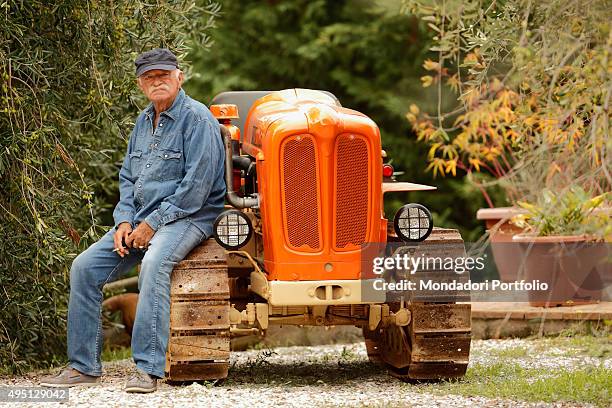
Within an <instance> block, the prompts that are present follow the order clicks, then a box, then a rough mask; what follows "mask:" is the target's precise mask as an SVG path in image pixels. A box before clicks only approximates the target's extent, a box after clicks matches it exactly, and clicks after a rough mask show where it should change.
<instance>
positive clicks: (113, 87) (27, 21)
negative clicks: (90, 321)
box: [0, 0, 218, 372]
mask: <svg viewBox="0 0 612 408" xmlns="http://www.w3.org/2000/svg"><path fill="white" fill-rule="evenodd" d="M0 7H1V11H2V17H0V18H2V24H1V25H0V78H1V82H0V177H1V179H2V182H1V184H0V190H1V191H0V217H1V218H0V254H1V255H0V287H2V295H0V300H1V305H0V306H1V307H0V367H3V370H5V371H8V372H15V371H20V370H23V369H25V368H29V367H31V366H39V365H42V364H48V363H49V362H53V361H55V360H58V359H62V357H61V355H62V354H64V353H63V352H64V350H65V347H66V343H65V341H66V337H65V323H66V322H65V316H66V306H67V305H66V302H67V295H68V287H67V285H68V276H67V275H68V270H69V266H70V261H71V260H72V258H73V257H74V256H75V255H76V253H77V252H79V251H81V250H83V249H84V248H85V247H86V246H87V245H88V244H89V243H91V242H92V240H93V239H95V238H97V237H98V236H99V234H100V233H101V232H104V227H103V226H102V225H101V224H102V221H101V220H102V219H103V217H108V208H109V207H110V206H112V205H113V204H114V202H113V199H114V197H115V190H116V182H115V180H116V179H117V176H116V175H117V171H118V164H119V160H120V158H121V157H122V155H123V154H124V151H125V146H126V142H127V138H128V136H129V133H130V131H131V128H132V126H133V121H134V120H135V116H136V114H137V112H138V110H139V108H142V107H143V106H144V101H143V100H142V99H141V98H140V97H139V96H137V94H138V92H136V91H135V81H134V68H133V60H134V57H135V56H136V55H137V54H138V53H139V52H142V51H144V50H146V49H150V48H152V47H157V46H167V47H169V48H171V49H173V50H174V51H175V52H177V53H178V54H179V57H184V56H185V54H186V52H187V51H188V48H187V45H186V43H187V42H188V41H189V40H190V39H191V40H190V41H191V42H189V43H190V44H196V45H197V47H198V48H204V47H207V46H208V44H209V41H208V36H207V32H208V31H209V28H210V27H211V25H212V23H213V20H212V18H213V17H214V15H215V14H216V12H217V11H218V7H217V5H215V4H212V3H204V4H196V2H194V1H159V2H155V3H149V2H145V1H106V0H100V1H97V0H92V1H86V0H64V1H60V0H58V1H27V2H23V1H6V2H3V3H2V5H1V6H0ZM109 197H110V199H109ZM106 219H108V218H106Z"/></svg>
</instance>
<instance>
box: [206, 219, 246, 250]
mask: <svg viewBox="0 0 612 408" xmlns="http://www.w3.org/2000/svg"><path fill="white" fill-rule="evenodd" d="M213 231H214V236H215V240H216V241H217V242H218V243H219V245H221V246H222V247H223V248H226V249H238V248H240V247H241V246H243V245H245V244H246V243H247V242H249V239H251V235H253V226H252V225H251V220H250V219H249V217H247V216H246V215H245V214H244V213H242V212H241V211H238V210H227V211H223V212H222V213H221V214H219V216H218V217H217V219H216V220H215V223H214V225H213Z"/></svg>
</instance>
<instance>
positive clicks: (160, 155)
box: [153, 148, 184, 181]
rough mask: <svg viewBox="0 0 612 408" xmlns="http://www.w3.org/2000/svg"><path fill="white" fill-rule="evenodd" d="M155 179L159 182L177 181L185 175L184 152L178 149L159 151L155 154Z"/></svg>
mask: <svg viewBox="0 0 612 408" xmlns="http://www.w3.org/2000/svg"><path fill="white" fill-rule="evenodd" d="M155 162H156V163H155V171H154V172H153V178H154V179H155V180H158V181H167V180H176V179H178V178H181V177H182V175H183V167H184V166H183V152H182V151H180V150H178V149H172V148H166V149H159V150H158V151H157V152H156V154H155Z"/></svg>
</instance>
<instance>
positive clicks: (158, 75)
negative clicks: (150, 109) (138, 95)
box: [138, 69, 184, 103]
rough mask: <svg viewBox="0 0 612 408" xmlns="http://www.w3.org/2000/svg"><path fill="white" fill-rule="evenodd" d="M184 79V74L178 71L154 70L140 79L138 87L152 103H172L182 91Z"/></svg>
mask: <svg viewBox="0 0 612 408" xmlns="http://www.w3.org/2000/svg"><path fill="white" fill-rule="evenodd" d="M183 78H184V76H183V73H182V72H181V71H180V70H178V69H175V70H173V71H166V70H163V69H153V70H151V71H147V72H145V73H144V74H142V75H141V76H139V77H138V86H139V87H140V89H141V90H142V92H143V93H144V94H145V96H146V97H147V98H148V99H149V100H150V101H151V102H153V103H164V102H170V101H173V100H174V98H175V97H176V95H177V94H178V92H179V89H181V85H182V84H183Z"/></svg>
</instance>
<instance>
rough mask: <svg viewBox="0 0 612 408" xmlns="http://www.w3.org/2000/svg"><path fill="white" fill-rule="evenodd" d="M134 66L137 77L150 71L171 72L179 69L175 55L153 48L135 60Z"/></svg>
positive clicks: (168, 51)
mask: <svg viewBox="0 0 612 408" xmlns="http://www.w3.org/2000/svg"><path fill="white" fill-rule="evenodd" d="M134 65H136V76H137V77H139V76H141V75H142V74H144V73H145V72H147V71H151V70H152V69H165V70H166V71H172V70H175V69H177V68H178V67H179V66H178V61H177V59H176V55H174V54H173V53H172V51H170V50H169V49H167V48H153V49H152V50H150V51H145V52H143V53H142V54H140V55H139V56H138V57H137V58H136V61H134Z"/></svg>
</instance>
